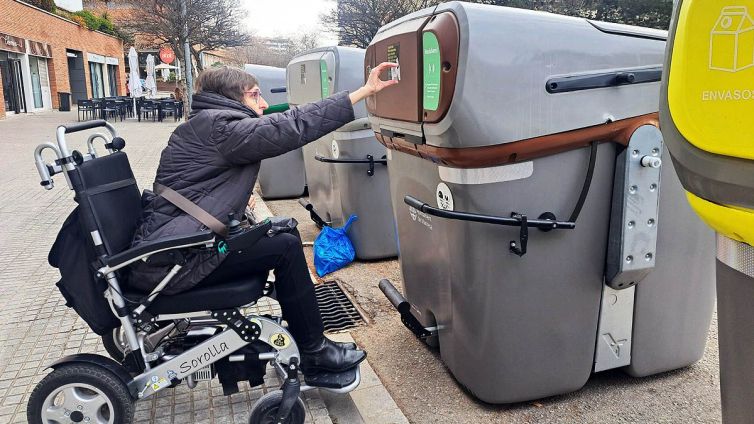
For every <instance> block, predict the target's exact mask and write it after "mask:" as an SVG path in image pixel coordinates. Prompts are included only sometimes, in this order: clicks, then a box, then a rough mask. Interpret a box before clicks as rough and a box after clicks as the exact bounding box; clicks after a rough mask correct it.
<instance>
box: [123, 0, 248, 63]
mask: <svg viewBox="0 0 754 424" xmlns="http://www.w3.org/2000/svg"><path fill="white" fill-rule="evenodd" d="M130 3H131V5H132V6H133V8H134V12H133V13H131V14H129V16H127V17H125V18H124V19H122V22H121V25H122V26H123V27H124V28H126V29H127V30H128V31H130V32H131V33H133V34H138V35H141V36H142V37H145V36H146V37H151V38H153V40H154V41H155V42H157V44H170V45H171V46H172V47H173V50H174V51H175V52H176V54H177V56H178V57H179V58H180V59H181V60H186V58H184V57H183V56H184V54H183V44H184V42H185V38H184V36H183V27H184V25H185V24H186V22H184V21H183V19H182V18H181V13H180V1H161V0H132V1H131V2H130ZM186 7H187V21H188V22H187V24H188V37H189V40H190V41H191V44H192V45H191V49H190V50H191V56H192V57H193V58H194V61H195V64H196V67H197V70H199V71H201V70H202V69H203V67H202V61H201V60H200V57H201V53H202V52H206V51H212V50H219V49H224V48H229V47H235V46H243V45H246V44H248V43H249V40H250V36H249V34H248V33H246V32H245V31H243V30H242V29H241V26H242V25H241V24H242V22H241V21H242V19H243V18H244V16H245V11H244V9H243V8H242V7H241V5H240V3H239V0H186Z"/></svg>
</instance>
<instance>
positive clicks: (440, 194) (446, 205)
mask: <svg viewBox="0 0 754 424" xmlns="http://www.w3.org/2000/svg"><path fill="white" fill-rule="evenodd" d="M437 207H438V208H440V209H443V210H446V211H452V210H453V193H451V192H450V187H448V185H447V184H445V183H440V184H438V185H437Z"/></svg>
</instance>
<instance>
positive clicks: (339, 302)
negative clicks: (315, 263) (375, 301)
mask: <svg viewBox="0 0 754 424" xmlns="http://www.w3.org/2000/svg"><path fill="white" fill-rule="evenodd" d="M314 294H315V296H317V303H319V312H320V314H322V322H323V323H324V324H325V331H342V330H346V329H349V328H353V327H356V326H358V325H360V324H362V323H363V322H364V320H363V319H362V317H361V314H360V313H359V311H358V310H357V309H356V306H354V304H353V303H352V302H351V299H350V298H349V297H348V296H347V295H346V294H345V293H344V292H343V289H341V288H340V286H339V285H338V283H337V282H335V281H326V282H324V283H322V284H317V285H315V286H314Z"/></svg>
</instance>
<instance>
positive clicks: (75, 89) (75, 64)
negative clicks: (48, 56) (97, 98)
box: [66, 50, 88, 104]
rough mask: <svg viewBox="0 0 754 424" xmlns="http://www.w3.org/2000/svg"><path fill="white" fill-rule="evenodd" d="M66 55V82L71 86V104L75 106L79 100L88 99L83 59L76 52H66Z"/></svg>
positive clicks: (80, 54) (79, 53)
mask: <svg viewBox="0 0 754 424" xmlns="http://www.w3.org/2000/svg"><path fill="white" fill-rule="evenodd" d="M66 54H67V56H68V81H69V83H70V84H71V102H72V103H74V104H77V103H78V102H79V100H86V99H87V98H88V96H87V92H86V73H85V72H84V58H83V56H82V53H81V52H78V51H72V50H68V51H66Z"/></svg>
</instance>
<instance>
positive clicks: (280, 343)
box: [270, 333, 291, 350]
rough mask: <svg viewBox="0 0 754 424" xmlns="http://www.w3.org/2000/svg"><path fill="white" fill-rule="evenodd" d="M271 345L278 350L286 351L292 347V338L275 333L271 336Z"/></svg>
mask: <svg viewBox="0 0 754 424" xmlns="http://www.w3.org/2000/svg"><path fill="white" fill-rule="evenodd" d="M270 344H271V345H272V346H274V347H275V349H277V350H281V349H285V348H287V347H288V346H290V345H291V338H290V337H288V336H286V335H285V334H283V333H275V334H273V335H271V336H270Z"/></svg>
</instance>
